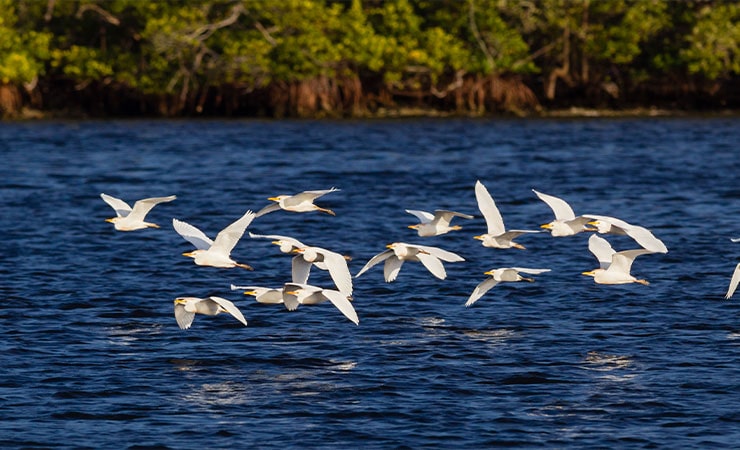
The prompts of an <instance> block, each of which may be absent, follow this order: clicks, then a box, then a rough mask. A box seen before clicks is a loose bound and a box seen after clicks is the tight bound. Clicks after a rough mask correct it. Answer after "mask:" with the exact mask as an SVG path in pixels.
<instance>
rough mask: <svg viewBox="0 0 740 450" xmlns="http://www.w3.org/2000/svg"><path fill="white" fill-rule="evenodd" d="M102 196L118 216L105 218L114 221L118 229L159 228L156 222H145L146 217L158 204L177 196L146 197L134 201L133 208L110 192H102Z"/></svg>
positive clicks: (107, 220)
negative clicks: (109, 193)
mask: <svg viewBox="0 0 740 450" xmlns="http://www.w3.org/2000/svg"><path fill="white" fill-rule="evenodd" d="M100 197H101V198H102V199H103V201H105V203H107V204H108V205H110V207H111V208H113V209H114V210H116V217H113V218H111V219H105V221H106V222H110V223H112V224H113V226H114V227H115V229H116V230H118V231H135V230H141V229H144V228H159V225H157V224H155V223H150V222H145V221H144V218H145V217H146V215H147V214H149V211H151V210H152V208H154V207H155V206H157V205H158V204H160V203H165V202H171V201H172V200H175V199H176V198H177V196H175V195H170V196H169V197H152V198H144V199H141V200H138V201H137V202H136V203H134V207H133V208H131V207H130V206H129V205H128V203H126V202H125V201H123V200H121V199H119V198H116V197H113V196H110V195H108V194H102V193H101V194H100Z"/></svg>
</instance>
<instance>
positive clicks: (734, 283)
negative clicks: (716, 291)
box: [725, 263, 740, 298]
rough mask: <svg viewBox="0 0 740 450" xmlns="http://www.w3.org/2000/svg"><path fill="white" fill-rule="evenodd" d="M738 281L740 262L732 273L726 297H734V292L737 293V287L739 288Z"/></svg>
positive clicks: (739, 278)
mask: <svg viewBox="0 0 740 450" xmlns="http://www.w3.org/2000/svg"><path fill="white" fill-rule="evenodd" d="M738 283H740V263H739V264H738V265H737V266H735V272H734V273H733V274H732V279H731V280H730V286H729V287H728V288H727V294H726V295H725V298H730V297H732V294H734V293H735V289H737V285H738Z"/></svg>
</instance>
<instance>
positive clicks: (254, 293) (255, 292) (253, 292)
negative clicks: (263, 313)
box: [244, 291, 257, 297]
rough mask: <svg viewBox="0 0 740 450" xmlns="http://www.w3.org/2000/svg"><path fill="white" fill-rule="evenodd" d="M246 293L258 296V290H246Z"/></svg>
mask: <svg viewBox="0 0 740 450" xmlns="http://www.w3.org/2000/svg"><path fill="white" fill-rule="evenodd" d="M244 295H254V296H255V297H256V296H257V291H244Z"/></svg>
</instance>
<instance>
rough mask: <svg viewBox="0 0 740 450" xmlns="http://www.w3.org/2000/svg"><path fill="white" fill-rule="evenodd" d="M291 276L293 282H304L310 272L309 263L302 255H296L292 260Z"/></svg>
mask: <svg viewBox="0 0 740 450" xmlns="http://www.w3.org/2000/svg"><path fill="white" fill-rule="evenodd" d="M292 269H293V270H292V278H291V281H293V283H300V284H305V283H306V282H307V281H308V276H309V275H310V273H311V263H310V262H308V261H306V260H305V259H303V256H302V255H296V256H294V257H293V260H292Z"/></svg>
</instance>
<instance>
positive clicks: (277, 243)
mask: <svg viewBox="0 0 740 450" xmlns="http://www.w3.org/2000/svg"><path fill="white" fill-rule="evenodd" d="M270 244H275V245H280V241H272V242H270Z"/></svg>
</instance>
